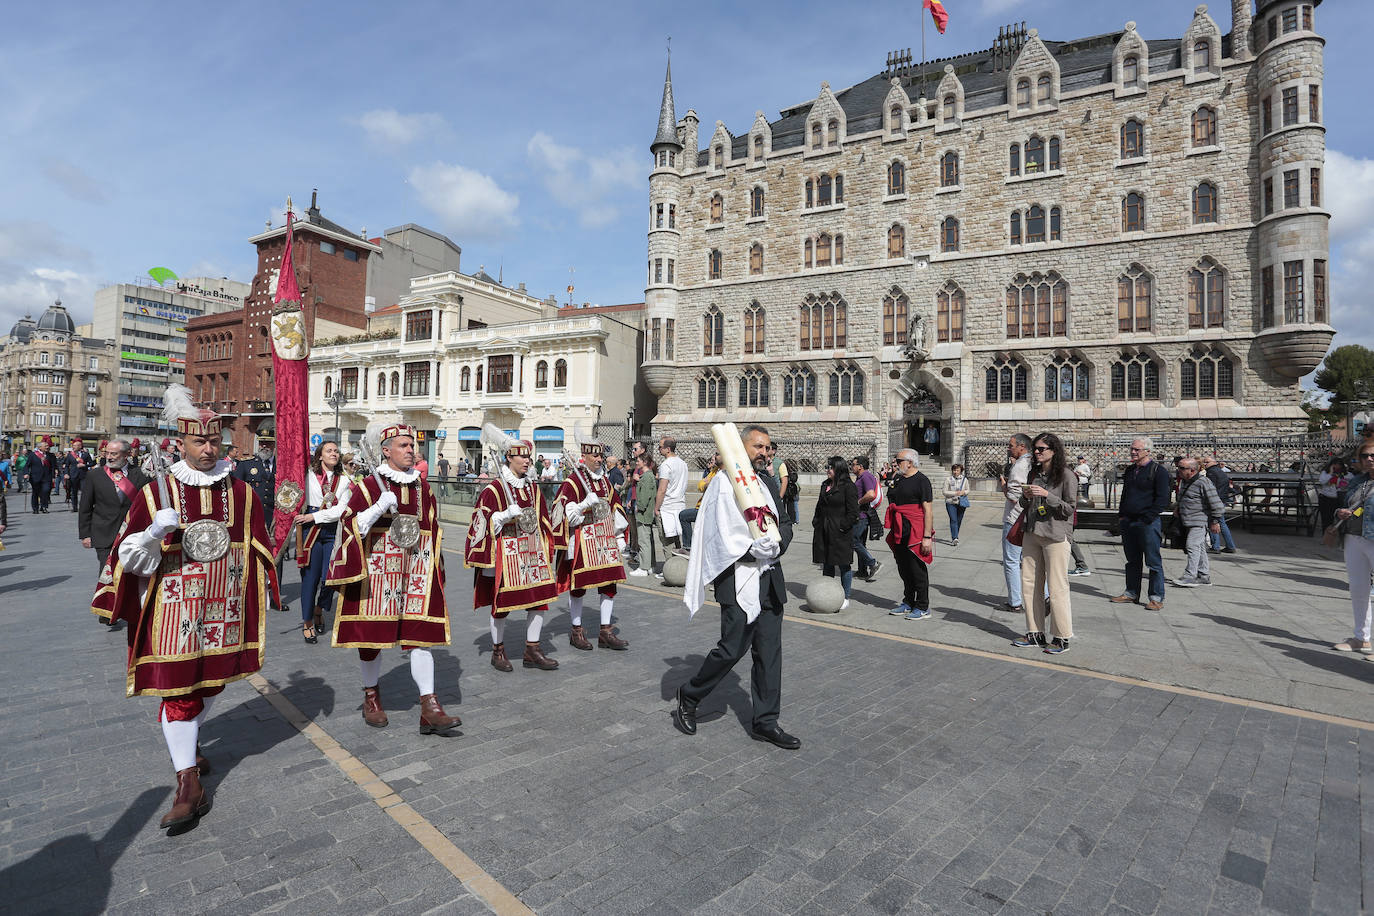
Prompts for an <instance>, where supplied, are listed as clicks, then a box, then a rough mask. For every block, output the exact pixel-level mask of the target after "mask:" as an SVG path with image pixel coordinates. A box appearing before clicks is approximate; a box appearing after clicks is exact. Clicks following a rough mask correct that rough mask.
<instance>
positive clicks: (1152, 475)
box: [1112, 436, 1172, 611]
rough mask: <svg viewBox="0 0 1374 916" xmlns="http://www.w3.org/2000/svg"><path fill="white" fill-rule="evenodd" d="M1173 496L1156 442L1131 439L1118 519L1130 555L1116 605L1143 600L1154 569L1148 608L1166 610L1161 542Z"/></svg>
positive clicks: (1122, 538)
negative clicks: (1146, 576)
mask: <svg viewBox="0 0 1374 916" xmlns="http://www.w3.org/2000/svg"><path fill="white" fill-rule="evenodd" d="M1171 495H1172V487H1171V485H1170V476H1169V471H1168V469H1167V468H1165V467H1164V465H1162V464H1160V463H1159V462H1157V461H1155V460H1154V443H1153V442H1151V441H1150V439H1149V437H1147V436H1137V437H1136V438H1135V439H1133V440H1131V466H1130V467H1128V468H1127V469H1126V473H1125V474H1123V475H1122V477H1121V501H1120V503H1118V508H1117V517H1118V523H1119V525H1120V527H1121V548H1122V550H1124V551H1125V553H1126V590H1125V591H1124V592H1122V593H1121V594H1120V595H1117V596H1116V597H1115V598H1113V599H1112V603H1113V604H1135V603H1137V602H1139V601H1140V579H1141V575H1142V572H1143V567H1144V566H1148V567H1149V568H1150V586H1149V587H1150V591H1149V595H1148V597H1149V601H1148V602H1146V604H1145V607H1146V608H1147V609H1149V610H1151V611H1158V610H1160V609H1161V608H1163V607H1164V560H1163V559H1162V558H1161V556H1160V552H1159V548H1160V543H1161V542H1162V541H1163V538H1164V530H1163V526H1162V525H1161V523H1160V520H1159V516H1160V515H1161V514H1162V513H1163V512H1164V511H1165V510H1167V509H1168V508H1169V498H1170V496H1171Z"/></svg>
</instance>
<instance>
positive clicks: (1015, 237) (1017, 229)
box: [1011, 210, 1021, 245]
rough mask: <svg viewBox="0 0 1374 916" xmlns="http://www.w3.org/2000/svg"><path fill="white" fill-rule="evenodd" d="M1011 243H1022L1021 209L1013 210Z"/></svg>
mask: <svg viewBox="0 0 1374 916" xmlns="http://www.w3.org/2000/svg"><path fill="white" fill-rule="evenodd" d="M1011 243H1012V244H1013V245H1020V244H1021V213H1020V211H1019V210H1013V211H1012V212H1011Z"/></svg>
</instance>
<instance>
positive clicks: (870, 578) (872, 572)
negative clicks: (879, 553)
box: [864, 560, 883, 582]
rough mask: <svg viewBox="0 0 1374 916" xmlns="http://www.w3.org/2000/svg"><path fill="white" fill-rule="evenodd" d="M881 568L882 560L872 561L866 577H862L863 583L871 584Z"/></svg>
mask: <svg viewBox="0 0 1374 916" xmlns="http://www.w3.org/2000/svg"><path fill="white" fill-rule="evenodd" d="M882 568H883V561H882V560H874V561H873V568H872V569H870V570H869V571H868V575H866V576H864V581H865V582H872V581H873V580H874V579H876V578H878V570H880V569H882Z"/></svg>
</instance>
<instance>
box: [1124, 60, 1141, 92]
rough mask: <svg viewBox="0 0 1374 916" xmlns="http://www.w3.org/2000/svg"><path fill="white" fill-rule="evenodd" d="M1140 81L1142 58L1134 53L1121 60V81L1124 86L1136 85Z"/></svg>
mask: <svg viewBox="0 0 1374 916" xmlns="http://www.w3.org/2000/svg"><path fill="white" fill-rule="evenodd" d="M1139 81H1140V58H1138V57H1136V56H1135V55H1134V54H1131V55H1130V56H1128V57H1127V58H1126V59H1125V60H1123V61H1122V62H1121V83H1122V85H1124V86H1132V87H1133V86H1135V85H1136V84H1137V83H1138V82H1139Z"/></svg>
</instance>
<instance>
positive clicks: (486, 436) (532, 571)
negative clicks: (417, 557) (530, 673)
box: [463, 423, 559, 671]
mask: <svg viewBox="0 0 1374 916" xmlns="http://www.w3.org/2000/svg"><path fill="white" fill-rule="evenodd" d="M482 441H483V442H484V443H485V444H486V445H487V447H488V448H490V449H492V450H494V451H495V452H496V453H497V454H498V456H500V457H501V458H503V459H504V460H503V463H502V464H501V467H500V471H499V473H498V474H497V476H496V478H495V479H494V480H492V482H491V483H489V484H487V486H486V488H485V489H483V490H482V492H481V493H480V494H478V496H477V505H476V506H475V507H474V508H473V510H472V521H471V522H470V523H469V524H468V540H467V544H466V545H465V547H464V550H463V560H464V562H465V563H466V564H467V565H468V566H472V567H475V569H474V573H475V576H476V581H475V583H474V585H473V590H472V605H473V607H475V608H485V607H490V608H491V666H492V667H493V668H495V669H496V670H497V671H513V670H514V667H513V666H512V665H511V663H510V659H509V658H507V657H506V642H505V637H506V617H508V616H509V615H510V612H511V611H519V610H526V611H528V615H527V618H528V620H527V625H526V630H525V655H524V658H523V664H524V666H525V667H526V668H538V669H540V670H541V671H552V670H553V669H555V668H557V667H558V662H556V661H554V660H553V659H551V658H549V657H548V656H547V655H545V654H544V652H543V650H542V649H540V647H539V634H540V632H541V631H542V630H543V627H544V612H545V611H546V610H548V607H549V602H550V601H553V600H554V599H555V598H557V597H558V591H559V590H558V582H557V580H555V578H554V572H553V567H552V565H551V558H552V555H553V528H552V525H551V523H550V521H549V512H548V508H547V507H546V506H545V504H544V498H543V497H542V496H541V495H540V493H539V485H538V484H537V483H536V482H535V481H534V480H533V479H532V478H531V477H530V476H529V471H530V465H531V462H532V461H533V454H534V445H533V444H531V443H530V442H527V441H523V440H520V439H515V438H512V437H510V436H507V435H506V434H505V433H504V432H502V431H501V430H500V429H497V428H496V427H495V426H492V425H491V424H490V423H488V424H487V425H486V426H485V427H484V428H483V431H482Z"/></svg>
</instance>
